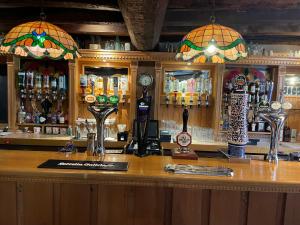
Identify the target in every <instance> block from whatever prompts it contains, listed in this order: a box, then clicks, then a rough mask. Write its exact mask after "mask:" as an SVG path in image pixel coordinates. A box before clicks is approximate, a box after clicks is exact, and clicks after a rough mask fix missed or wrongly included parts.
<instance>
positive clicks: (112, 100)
mask: <svg viewBox="0 0 300 225" xmlns="http://www.w3.org/2000/svg"><path fill="white" fill-rule="evenodd" d="M108 101H109V103H110V104H112V105H117V104H118V103H119V97H118V96H117V95H112V96H110V97H109V98H108Z"/></svg>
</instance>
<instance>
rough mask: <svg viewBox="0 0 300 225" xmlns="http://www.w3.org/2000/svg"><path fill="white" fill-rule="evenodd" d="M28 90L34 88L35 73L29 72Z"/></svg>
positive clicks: (27, 75) (27, 74)
mask: <svg viewBox="0 0 300 225" xmlns="http://www.w3.org/2000/svg"><path fill="white" fill-rule="evenodd" d="M26 77H27V85H26V86H27V88H33V72H27V73H26Z"/></svg>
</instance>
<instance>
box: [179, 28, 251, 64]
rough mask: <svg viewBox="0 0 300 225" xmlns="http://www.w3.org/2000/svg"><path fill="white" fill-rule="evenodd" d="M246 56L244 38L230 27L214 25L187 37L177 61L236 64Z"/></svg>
mask: <svg viewBox="0 0 300 225" xmlns="http://www.w3.org/2000/svg"><path fill="white" fill-rule="evenodd" d="M246 56H247V47H246V43H245V41H244V39H243V37H242V36H241V35H240V34H239V33H238V32H237V31H235V30H233V29H231V28H229V27H225V26H221V25H219V24H214V23H212V24H209V25H206V26H202V27H199V28H197V29H194V30H192V31H191V32H189V33H188V34H187V35H185V36H184V38H183V40H182V41H181V43H180V46H179V49H178V52H177V54H176V58H177V59H181V60H183V61H188V62H194V63H224V62H226V61H227V62H228V61H229V62H234V61H236V60H238V59H241V58H245V57H246Z"/></svg>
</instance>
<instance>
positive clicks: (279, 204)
mask: <svg viewBox="0 0 300 225" xmlns="http://www.w3.org/2000/svg"><path fill="white" fill-rule="evenodd" d="M230 205H231V201H230ZM284 207H285V194H283V193H265V192H250V194H249V205H248V220H247V221H248V222H247V225H282V224H283V220H284ZM298 222H299V221H298ZM294 224H295V225H296V224H297V223H296V221H294Z"/></svg>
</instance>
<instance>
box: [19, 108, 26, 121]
mask: <svg viewBox="0 0 300 225" xmlns="http://www.w3.org/2000/svg"><path fill="white" fill-rule="evenodd" d="M25 118H26V112H25V111H24V106H23V105H21V106H20V109H19V112H18V123H20V124H22V123H25Z"/></svg>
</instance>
